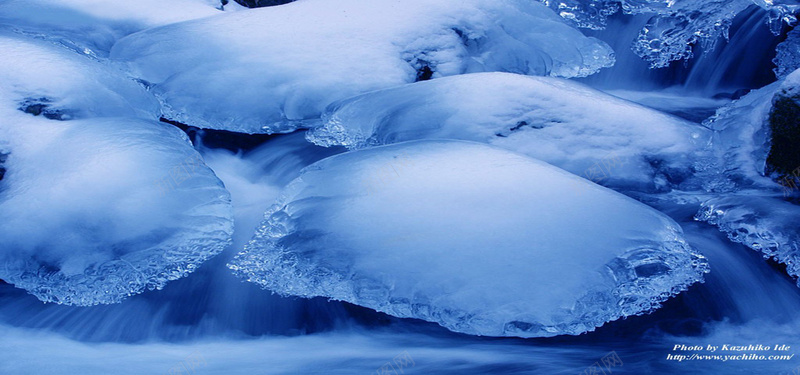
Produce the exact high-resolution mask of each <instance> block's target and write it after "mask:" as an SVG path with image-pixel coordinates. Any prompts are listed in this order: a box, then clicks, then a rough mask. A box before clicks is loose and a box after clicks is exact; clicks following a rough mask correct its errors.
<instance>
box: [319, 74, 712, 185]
mask: <svg viewBox="0 0 800 375" xmlns="http://www.w3.org/2000/svg"><path fill="white" fill-rule="evenodd" d="M710 136H711V134H710V132H709V131H708V130H707V129H705V128H702V127H700V126H697V125H696V124H692V123H689V122H687V121H684V120H681V119H678V118H676V117H672V116H669V115H666V114H663V113H661V112H658V111H654V110H652V109H648V108H645V107H642V106H640V105H637V104H634V103H631V102H628V101H626V100H622V99H619V98H616V97H613V96H610V95H608V94H604V93H602V92H600V91H597V90H594V89H591V88H589V87H587V86H584V85H582V84H579V83H576V82H572V81H568V80H563V79H558V78H552V77H529V76H523V75H516V74H510V73H477V74H466V75H460V76H453V77H446V78H441V79H436V80H432V81H425V82H417V83H413V84H409V85H405V86H401V87H397V88H391V89H387V90H382V91H376V92H371V93H367V94H363V95H360V96H356V97H354V98H349V99H346V100H343V101H340V102H337V103H334V104H332V105H331V106H330V107H329V108H328V109H327V110H326V111H325V113H324V115H323V123H322V125H321V126H320V127H318V128H315V129H312V130H311V131H309V133H308V138H309V140H311V141H312V142H314V143H317V144H320V145H324V146H330V145H344V146H347V147H349V148H351V149H358V148H363V147H368V146H374V145H382V144H388V143H394V142H402V141H407V140H415V139H430V138H450V139H462V140H470V141H477V142H484V143H489V144H492V145H495V146H498V147H502V148H506V149H509V150H513V151H517V152H520V153H524V154H526V155H529V156H531V157H534V158H537V159H540V160H544V161H546V162H548V163H550V164H553V165H556V166H558V167H561V168H563V169H566V170H568V171H570V172H572V173H575V174H578V175H581V176H583V177H586V178H588V179H590V180H593V181H595V182H598V183H602V184H605V185H608V186H615V187H620V186H621V187H627V188H632V187H638V188H644V189H649V190H653V189H663V188H671V187H674V186H677V185H680V184H681V183H683V182H684V181H685V180H686V179H687V178H689V176H691V174H692V168H693V163H694V160H695V158H696V157H697V156H698V155H700V154H702V153H703V152H704V147H705V146H706V145H707V142H708V140H709V139H710Z"/></svg>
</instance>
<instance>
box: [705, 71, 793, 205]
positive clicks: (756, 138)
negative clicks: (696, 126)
mask: <svg viewBox="0 0 800 375" xmlns="http://www.w3.org/2000/svg"><path fill="white" fill-rule="evenodd" d="M799 92H800V70H798V71H795V72H793V73H792V74H789V75H788V76H787V77H786V78H784V79H782V80H780V81H778V82H775V83H773V84H770V85H768V86H765V87H762V88H760V89H758V90H753V91H751V92H750V93H748V94H747V95H745V96H743V97H742V98H740V99H739V100H737V101H734V102H733V103H731V104H729V105H727V106H724V107H722V108H720V109H719V110H717V113H716V114H715V115H714V116H713V117H711V118H709V119H708V120H707V121H706V123H705V124H706V126H708V127H709V128H711V129H712V130H714V138H713V149H714V150H715V152H716V153H717V155H718V158H719V160H720V161H721V162H720V165H721V171H723V175H724V176H722V177H723V178H724V179H725V180H727V181H728V182H730V183H732V184H729V185H730V187H731V188H732V187H734V186H735V187H738V188H747V187H755V188H761V189H767V190H772V191H776V190H780V189H782V187H781V186H780V185H778V184H777V183H776V182H775V181H773V180H771V179H770V178H769V177H768V176H765V174H766V169H767V168H766V161H767V156H768V154H769V152H770V147H771V145H770V129H769V121H768V119H769V116H770V111H771V110H772V109H773V102H774V100H775V98H776V97H779V96H786V97H794V96H796V95H798V93H799Z"/></svg>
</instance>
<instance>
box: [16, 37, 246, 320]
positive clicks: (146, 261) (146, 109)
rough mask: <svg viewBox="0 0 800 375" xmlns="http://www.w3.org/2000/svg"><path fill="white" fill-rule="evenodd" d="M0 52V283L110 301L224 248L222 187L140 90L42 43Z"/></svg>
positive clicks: (71, 299)
mask: <svg viewBox="0 0 800 375" xmlns="http://www.w3.org/2000/svg"><path fill="white" fill-rule="evenodd" d="M0 49H2V50H3V51H4V54H3V58H2V59H0V118H1V119H2V120H0V222H2V223H3V225H2V226H0V279H2V280H5V281H7V282H9V283H11V284H14V285H15V286H17V287H19V288H22V289H25V290H27V291H28V292H30V293H31V294H33V295H35V296H36V297H37V298H39V299H40V300H42V301H45V302H55V303H62V304H69V305H81V306H86V305H96V304H106V303H115V302H119V301H121V300H122V299H124V298H125V297H127V296H130V295H133V294H138V293H141V292H142V291H144V290H145V289H158V288H161V287H163V286H164V285H165V283H167V282H168V281H170V280H175V279H177V278H180V277H183V276H185V275H187V274H188V273H190V272H192V271H193V270H194V269H196V268H197V267H198V266H199V265H200V264H201V263H202V262H203V261H205V260H206V259H208V258H209V257H211V256H213V255H215V254H217V253H219V252H220V251H222V249H223V248H225V246H227V244H228V243H229V242H230V238H231V234H232V231H233V227H232V212H231V206H230V196H229V194H228V192H227V191H226V190H225V188H224V186H223V185H222V183H221V182H220V181H219V179H217V177H216V176H215V175H214V173H213V172H212V171H211V170H210V169H209V168H208V167H206V165H205V164H204V163H203V160H202V158H201V157H200V155H199V154H198V153H197V152H196V151H195V150H194V149H193V148H192V145H191V144H190V143H189V142H188V139H187V138H186V136H185V134H183V133H182V132H181V131H180V130H178V129H177V128H174V127H171V126H169V125H166V124H162V123H157V122H155V121H154V120H155V118H156V116H157V114H158V108H159V107H158V102H157V101H156V100H155V98H153V97H152V95H150V94H149V93H148V92H147V90H145V89H144V88H143V87H142V86H141V85H139V84H137V83H136V82H134V81H133V80H130V79H128V78H125V76H124V74H122V73H121V72H119V71H117V70H115V69H113V68H112V67H109V66H107V65H105V64H103V63H102V62H100V61H98V60H95V59H93V58H90V57H88V56H81V55H79V54H76V53H74V52H73V51H70V50H69V49H66V48H63V47H62V46H59V45H58V44H53V43H51V42H48V41H41V40H34V39H30V38H29V37H25V36H22V35H19V34H14V33H4V34H0ZM58 120H60V121H58Z"/></svg>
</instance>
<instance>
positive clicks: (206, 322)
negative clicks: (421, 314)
mask: <svg viewBox="0 0 800 375" xmlns="http://www.w3.org/2000/svg"><path fill="white" fill-rule="evenodd" d="M745 13H746V14H744V15H742V16H740V17H738V18H737V20H736V23H735V25H734V27H733V28H732V31H731V41H730V42H729V43H721V44H718V47H717V49H716V50H714V51H712V52H703V53H702V57H700V58H698V59H695V60H693V61H691V62H689V63H688V64H685V65H684V64H683V63H676V64H673V66H672V67H670V68H668V69H664V70H657V71H653V70H649V68H648V67H647V64H646V63H644V62H642V61H641V60H640V59H639V58H638V57H636V56H635V55H633V53H632V52H630V50H629V48H628V47H629V45H630V41H631V40H633V37H634V36H635V33H636V32H638V29H639V28H640V27H641V25H642V24H643V23H644V22H646V20H647V19H646V17H642V16H636V17H618V18H615V19H614V20H612V22H611V25H610V27H609V28H608V29H607V30H605V31H600V32H592V33H594V34H595V35H596V36H598V37H600V38H601V39H604V40H606V41H607V42H609V43H610V44H611V45H612V47H613V48H614V49H615V50H616V51H617V53H618V55H617V60H618V63H617V66H616V67H615V68H612V69H608V70H606V71H604V72H603V73H601V74H598V75H596V76H593V77H589V78H587V79H585V80H583V81H584V82H585V83H588V84H590V85H592V86H595V87H598V88H601V89H604V90H610V91H611V92H612V93H615V94H617V95H619V96H622V97H627V98H629V99H631V100H634V101H639V102H642V103H644V104H645V105H650V106H652V107H654V108H659V109H662V110H666V111H669V112H672V113H675V114H677V115H681V116H683V117H686V118H689V119H692V120H695V121H699V120H701V119H702V118H704V116H706V114H707V113H708V112H709V111H712V112H713V109H715V108H716V107H717V106H719V105H722V104H724V103H726V102H727V101H729V100H730V98H731V97H733V96H735V95H736V92H737V91H738V90H742V89H751V88H755V87H759V86H762V85H764V84H766V83H768V82H770V81H771V80H773V79H774V77H772V76H770V74H771V71H770V70H771V69H772V65H771V63H770V62H769V60H770V59H771V57H772V52H769V51H773V50H774V46H775V44H776V43H777V42H778V40H779V39H780V38H776V37H774V36H772V35H771V34H770V33H769V31H768V29H767V28H766V26H765V25H764V24H763V21H764V18H765V17H766V14H765V13H764V12H763V11H760V10H756V9H753V10H752V11H750V12H745ZM626 44H627V45H626ZM698 52H701V51H698ZM715 96H716V97H715ZM676 98H684V99H685V100H684V101H679V100H676ZM687 98H688V99H687ZM692 98H696V100H695V99H692ZM199 147H200V149H201V151H202V153H203V156H204V158H205V159H206V161H207V163H208V164H209V165H210V166H211V167H212V168H213V169H214V170H215V171H216V172H217V174H218V175H219V177H220V178H221V179H222V180H223V181H224V182H225V184H226V186H227V187H228V189H229V190H230V191H231V193H232V196H233V202H234V205H235V212H236V233H235V238H234V245H233V246H232V247H231V248H229V249H228V250H227V251H226V252H225V253H224V254H222V255H221V256H218V257H216V258H215V259H212V260H211V261H209V262H208V263H206V264H205V265H203V267H202V268H201V269H200V270H199V271H197V272H195V273H193V274H191V275H190V276H189V277H187V278H185V279H182V280H178V281H175V282H172V283H170V284H168V285H167V286H166V287H165V288H164V289H163V290H161V291H150V292H146V293H144V294H142V295H139V296H135V297H131V298H130V299H128V300H127V301H125V302H124V303H121V304H118V305H111V306H96V307H91V308H81V307H69V306H57V305H45V304H42V303H41V302H39V301H38V300H37V299H35V298H34V297H32V296H29V295H26V294H25V292H24V291H21V290H18V289H15V288H13V287H12V286H10V285H8V284H3V283H0V337H2V340H0V374H170V373H173V374H176V373H186V374H298V373H309V374H311V373H314V374H316V373H320V374H351V373H373V374H374V373H380V371H381V368H382V366H385V365H386V364H387V363H389V364H391V365H393V366H394V367H393V369H394V371H396V373H401V374H404V373H410V374H499V373H502V374H576V373H580V374H583V373H587V374H588V373H591V372H586V371H590V368H591V366H592V365H593V364H594V363H597V362H601V361H602V360H601V359H602V358H604V357H605V356H607V355H608V354H609V352H612V351H613V352H614V353H615V354H616V355H617V356H618V357H619V359H620V360H621V363H620V364H619V365H617V366H614V367H613V368H607V369H606V370H608V372H607V373H614V374H617V373H619V374H676V373H680V374H779V373H784V374H786V373H790V372H791V371H792V370H793V369H794V368H796V367H797V366H798V365H800V356H798V358H795V359H793V360H791V361H728V362H718V361H684V362H677V361H669V360H667V359H666V357H667V355H668V354H675V353H676V352H674V351H672V349H673V347H674V346H675V345H678V344H686V345H701V346H704V347H705V346H707V345H722V344H733V345H748V344H764V345H770V346H772V345H776V344H785V345H791V346H792V349H791V350H790V351H788V352H786V353H785V354H794V353H795V352H798V353H800V336H798V335H797V334H796V333H795V332H798V329H800V289H798V288H797V287H796V286H795V284H794V281H793V280H791V279H790V278H789V277H788V276H787V275H786V274H785V273H784V272H783V270H782V269H781V267H780V266H778V265H775V264H772V263H769V262H767V261H765V260H764V259H762V258H761V257H760V255H759V254H757V253H756V252H754V251H752V250H750V249H747V248H745V247H744V246H742V245H739V244H733V243H731V242H730V241H728V239H727V238H726V237H725V236H724V235H723V234H721V233H720V232H719V231H717V230H716V229H715V228H713V227H712V226H710V225H707V224H702V223H697V222H695V221H693V219H692V216H693V215H694V213H695V212H696V210H697V204H689V203H687V204H676V203H665V201H664V202H661V203H659V202H658V201H655V202H656V203H651V204H653V205H655V206H656V208H658V209H659V210H661V211H663V212H665V213H667V214H669V215H671V216H672V217H673V218H674V219H675V220H676V221H678V222H679V223H680V224H681V225H682V227H683V228H684V230H685V231H686V237H687V239H688V241H689V242H690V244H691V245H692V246H694V247H695V248H696V249H698V250H700V251H701V252H702V253H703V254H704V255H706V256H707V257H708V259H709V262H710V265H711V269H712V272H711V274H709V275H708V276H707V281H706V282H705V283H704V284H699V285H695V286H692V287H691V288H690V290H689V291H687V292H685V293H682V294H681V295H679V296H678V297H676V298H673V299H671V300H669V301H668V302H666V303H665V304H664V307H663V308H662V309H660V310H658V311H656V312H655V313H653V314H650V315H647V316H640V317H631V318H628V319H625V320H623V321H618V322H612V323H609V324H607V325H605V326H603V327H601V328H600V329H598V330H597V331H596V332H592V333H589V334H585V335H581V336H578V337H556V338H552V339H529V340H522V339H511V338H506V339H497V338H481V337H472V336H466V335H459V334H454V333H450V332H448V331H446V330H444V329H442V328H440V327H438V326H436V325H434V324H429V323H425V322H421V321H415V320H400V319H395V318H392V317H389V316H386V315H384V314H380V313H375V312H372V311H370V310H368V309H363V308H360V307H357V306H353V305H349V304H346V303H340V302H332V301H326V300H324V299H312V300H305V299H298V298H283V297H279V296H275V295H271V294H270V293H269V292H266V291H263V290H261V289H259V288H257V287H256V286H255V285H253V284H251V283H244V282H242V281H240V280H238V279H236V278H235V277H233V276H232V275H231V274H230V272H229V271H228V270H227V268H226V267H224V264H225V263H226V262H227V261H228V260H229V259H230V258H231V257H232V256H233V255H234V254H235V253H236V252H237V251H238V250H240V249H241V248H242V246H243V245H244V243H245V242H246V241H248V240H249V239H250V236H251V234H252V233H253V228H254V227H255V226H256V225H257V224H258V223H259V221H260V220H261V216H262V214H263V212H264V210H265V209H266V208H267V207H268V206H269V204H270V203H271V202H272V201H273V200H274V199H275V198H276V195H277V194H278V193H279V191H280V189H281V188H282V187H283V186H284V185H285V184H286V183H287V182H289V181H291V180H292V179H293V178H294V177H296V176H297V174H298V172H299V170H300V169H301V168H302V167H304V166H306V165H308V164H311V163H313V162H314V161H316V160H319V159H322V158H324V157H327V156H330V155H333V154H335V153H339V152H343V150H342V149H325V148H320V147H316V146H314V145H312V144H309V143H308V142H306V141H305V140H304V138H303V134H302V133H294V134H289V135H282V136H276V137H273V138H270V139H269V140H267V141H266V143H264V144H263V145H261V146H259V147H256V148H254V149H252V150H249V151H246V152H238V153H235V152H233V151H229V150H226V149H210V148H206V147H204V146H202V145H200V146H199ZM764 354H766V355H769V354H784V353H777V352H767V353H764ZM398 356H399V358H405V359H406V360H405V362H403V364H404V365H403V366H399V365H398V363H397V362H396V358H398ZM407 359H413V362H408V361H407ZM175 369H182V370H181V371H183V372H176V370H175ZM399 370H402V372H401V371H399ZM387 373H391V372H387Z"/></svg>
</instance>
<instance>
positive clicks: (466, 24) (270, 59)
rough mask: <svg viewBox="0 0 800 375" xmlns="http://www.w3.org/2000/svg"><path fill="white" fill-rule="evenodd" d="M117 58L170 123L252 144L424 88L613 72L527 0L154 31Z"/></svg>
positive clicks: (331, 10) (450, 0) (413, 1)
mask: <svg viewBox="0 0 800 375" xmlns="http://www.w3.org/2000/svg"><path fill="white" fill-rule="evenodd" d="M111 57H112V58H113V59H116V60H120V61H123V62H127V63H129V65H130V68H131V71H132V72H133V74H134V75H136V76H137V77H139V78H141V79H143V80H145V81H148V82H150V83H152V84H153V85H154V87H153V91H154V92H155V93H156V94H157V95H158V96H159V97H160V99H161V101H162V105H163V112H164V114H165V116H166V117H168V118H170V119H172V120H175V121H180V122H182V123H186V124H190V125H193V126H198V127H203V128H214V129H224V130H232V131H238V132H246V133H279V132H289V131H292V130H294V129H296V128H298V127H301V126H304V125H305V124H307V123H308V122H314V121H318V117H319V115H320V113H321V111H322V110H323V109H324V108H325V107H326V106H327V105H328V104H330V103H331V102H333V101H335V100H339V99H344V98H347V97H350V96H354V95H357V94H361V93H364V92H368V91H372V90H377V89H383V88H388V87H392V86H397V85H401V84H404V83H410V82H414V81H416V80H426V79H430V78H438V77H443V76H450V75H456V74H463V73H468V72H479V71H507V72H515V73H522V74H530V75H552V76H561V77H579V76H586V75H589V74H592V73H594V72H596V71H598V70H599V69H600V68H603V67H608V66H611V65H612V64H613V51H612V50H611V48H610V47H608V45H606V44H605V43H603V42H601V41H599V40H597V39H595V38H589V37H585V36H584V35H583V34H581V33H580V32H579V31H578V30H576V29H573V28H572V27H570V26H568V25H566V24H565V23H564V21H563V20H562V19H561V18H560V17H558V16H557V15H556V14H555V13H553V12H552V11H551V10H550V9H548V8H547V7H545V6H544V5H541V4H539V3H536V2H532V1H528V0H406V1H400V0H370V1H366V0H341V1H327V0H305V1H298V2H294V3H290V4H286V5H281V6H276V7H268V8H259V9H253V10H248V11H243V12H236V13H230V14H223V15H220V16H217V17H211V18H206V19H202V20H196V21H189V22H184V23H179V24H174V25H169V26H165V27H161V28H156V29H151V30H147V31H144V32H141V33H137V34H135V35H131V36H129V37H127V38H124V39H123V40H121V41H120V42H119V43H117V44H116V45H115V46H114V48H113V49H112V51H111Z"/></svg>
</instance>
